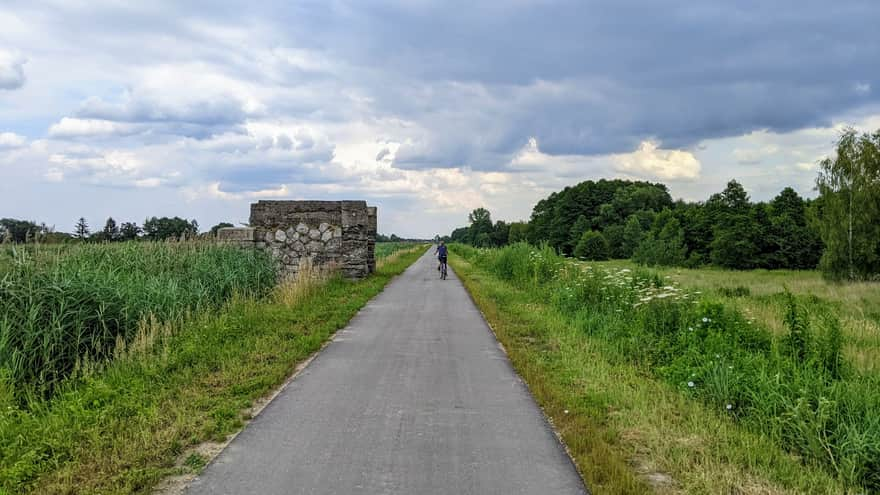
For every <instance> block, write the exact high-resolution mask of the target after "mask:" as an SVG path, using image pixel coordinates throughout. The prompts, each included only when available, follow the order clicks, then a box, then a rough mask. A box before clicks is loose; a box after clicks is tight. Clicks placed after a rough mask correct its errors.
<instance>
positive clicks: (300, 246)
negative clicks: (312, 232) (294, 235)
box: [293, 241, 306, 253]
mask: <svg viewBox="0 0 880 495" xmlns="http://www.w3.org/2000/svg"><path fill="white" fill-rule="evenodd" d="M293 250H294V251H296V252H297V253H302V252H303V251H305V250H306V245H305V244H303V243H302V242H300V241H296V242H294V243H293Z"/></svg>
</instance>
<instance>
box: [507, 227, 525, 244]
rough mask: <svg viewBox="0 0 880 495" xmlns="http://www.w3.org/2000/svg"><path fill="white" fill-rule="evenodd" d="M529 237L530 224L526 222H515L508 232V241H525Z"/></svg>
mask: <svg viewBox="0 0 880 495" xmlns="http://www.w3.org/2000/svg"><path fill="white" fill-rule="evenodd" d="M528 239H529V224H528V223H526V222H513V223H511V224H510V229H509V230H508V234H507V243H508V244H513V243H515V242H525V241H528Z"/></svg>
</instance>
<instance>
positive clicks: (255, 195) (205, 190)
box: [183, 182, 290, 201]
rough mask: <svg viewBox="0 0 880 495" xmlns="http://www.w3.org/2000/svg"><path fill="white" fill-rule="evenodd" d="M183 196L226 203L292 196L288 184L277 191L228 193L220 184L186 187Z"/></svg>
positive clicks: (189, 198) (279, 187)
mask: <svg viewBox="0 0 880 495" xmlns="http://www.w3.org/2000/svg"><path fill="white" fill-rule="evenodd" d="M183 194H184V196H185V197H186V198H187V200H188V201H197V200H200V199H221V200H226V201H240V200H242V199H266V198H284V197H288V196H290V190H289V189H288V187H287V184H281V185H280V186H278V188H276V189H262V190H256V191H241V192H234V193H233V192H228V191H224V190H222V189H221V187H220V183H219V182H212V183H210V184H206V185H203V186H196V187H186V188H184V189H183Z"/></svg>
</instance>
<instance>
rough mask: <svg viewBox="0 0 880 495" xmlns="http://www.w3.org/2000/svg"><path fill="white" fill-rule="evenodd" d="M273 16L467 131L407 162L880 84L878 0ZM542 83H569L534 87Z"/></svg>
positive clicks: (794, 118) (706, 123) (804, 107)
mask: <svg viewBox="0 0 880 495" xmlns="http://www.w3.org/2000/svg"><path fill="white" fill-rule="evenodd" d="M294 16H295V17H294ZM278 20H279V22H283V23H285V25H287V26H290V36H291V38H292V39H296V40H297V41H299V42H301V43H305V44H307V45H309V46H312V47H315V48H320V49H322V50H325V51H327V52H328V53H330V54H332V56H334V57H337V58H339V59H342V60H346V61H349V62H352V63H356V64H360V65H362V66H364V67H369V68H370V72H369V77H368V78H366V79H365V80H364V81H363V82H364V83H365V84H368V85H369V86H368V87H367V90H368V91H369V92H370V94H371V95H372V96H373V97H375V99H376V104H375V105H374V108H375V110H376V112H378V113H387V114H393V115H398V116H400V117H403V118H408V119H411V120H413V121H415V122H418V123H420V124H421V125H423V126H424V127H426V128H427V129H428V130H429V132H430V133H431V134H439V135H443V134H447V135H451V136H452V137H453V138H454V139H455V140H456V141H458V142H461V141H462V140H466V141H467V142H466V143H463V144H458V145H456V146H451V147H450V146H445V145H443V142H444V141H447V139H444V138H442V137H437V136H435V135H432V136H429V137H427V138H426V139H425V141H424V142H423V143H422V144H421V146H422V149H421V150H419V151H418V152H413V153H412V156H411V157H410V158H409V159H407V160H406V161H401V164H405V165H407V166H421V165H424V166H431V165H442V164H444V162H445V164H446V165H455V164H457V163H458V162H461V161H462V160H463V159H470V158H473V157H475V156H477V155H479V154H480V153H482V152H484V151H486V145H487V144H488V146H489V147H498V148H501V151H512V150H513V149H515V147H517V146H522V144H523V143H524V142H525V141H526V139H527V138H528V137H530V136H534V137H536V138H537V139H538V141H539V143H540V146H541V149H542V150H543V151H546V152H548V153H551V154H560V153H582V154H598V153H608V152H620V151H630V150H632V149H633V148H634V146H635V145H636V144H637V143H638V142H639V141H641V140H643V139H646V138H656V139H659V140H661V141H663V143H664V145H665V146H670V147H680V146H691V145H693V144H695V143H697V142H699V141H700V140H702V139H706V138H713V137H722V136H732V135H739V134H742V133H744V132H749V131H751V130H755V129H770V130H773V131H781V132H784V131H790V130H793V129H799V128H803V127H807V126H815V125H823V124H827V123H828V122H829V121H830V119H831V118H832V117H833V116H835V115H840V114H842V113H844V112H847V111H849V110H852V109H854V108H857V107H859V106H863V105H867V104H870V103H872V102H876V101H877V96H876V93H875V91H873V90H867V91H866V90H865V89H864V88H876V87H877V86H878V83H880V64H876V63H873V61H876V60H880V41H878V40H880V38H878V37H876V36H875V35H874V34H873V33H874V31H875V30H876V26H877V25H878V24H880V6H878V4H877V3H876V2H875V1H873V0H871V1H847V2H838V3H835V4H834V5H833V6H829V4H828V3H827V2H824V1H823V2H818V1H797V2H794V1H782V2H759V1H746V2H727V1H723V2H722V1H704V2H693V1H676V2H654V1H648V0H644V1H623V2H581V1H578V2H512V3H510V2H499V3H498V4H495V5H489V6H485V5H473V4H472V3H471V2H460V3H456V2H439V3H434V4H426V3H412V2H378V3H375V2H374V3H363V2H326V3H324V2H321V3H314V4H309V6H308V8H306V7H300V8H299V9H297V10H296V12H291V13H290V14H289V15H288V16H285V14H283V13H282V14H281V15H280V16H279V19H278ZM541 81H544V82H549V83H554V82H557V83H561V84H564V90H562V91H561V92H559V93H558V94H554V93H552V92H542V91H541V90H540V89H534V90H530V89H529V88H532V87H534V85H535V83H536V82H541ZM449 82H457V83H463V84H465V85H479V86H481V87H482V88H484V90H485V93H486V94H485V95H484V97H477V96H476V95H474V94H473V93H472V91H471V89H470V87H469V86H468V87H465V88H456V87H454V86H450V85H448V84H446V83H449ZM425 88H427V89H425ZM859 88H863V89H861V90H860V89H859ZM414 89H415V90H414ZM432 93H433V94H432ZM511 94H518V95H519V98H517V99H513V100H507V101H505V100H506V98H507V97H509V96H510V95H511ZM505 103H506V104H505ZM440 110H442V111H443V112H444V115H443V116H442V117H440V116H438V115H437V112H438V111H440ZM475 114H478V115H479V116H478V117H474V115H475ZM486 120H490V121H492V127H491V128H487V127H486V126H485V121H486ZM487 132H488V133H491V134H494V136H490V139H489V141H488V143H486V142H485V140H484V139H483V136H485V134H486V133H487ZM433 142H439V143H440V144H438V145H437V146H436V147H435V148H432V144H431V143H433ZM428 148H432V149H433V151H436V153H431V152H430V151H431V150H429V149H428ZM462 153H464V155H466V157H465V158H463V156H462ZM435 155H436V156H435ZM444 157H445V159H444Z"/></svg>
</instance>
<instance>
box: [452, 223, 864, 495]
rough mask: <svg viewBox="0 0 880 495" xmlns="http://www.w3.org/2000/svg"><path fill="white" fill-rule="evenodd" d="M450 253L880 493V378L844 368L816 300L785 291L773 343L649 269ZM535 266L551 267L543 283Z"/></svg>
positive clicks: (831, 323) (811, 462)
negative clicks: (780, 328) (779, 334)
mask: <svg viewBox="0 0 880 495" xmlns="http://www.w3.org/2000/svg"><path fill="white" fill-rule="evenodd" d="M665 216H666V217H668V215H665ZM665 221H666V224H667V225H668V224H670V223H671V221H670V220H669V219H668V218H667V220H665ZM453 251H454V252H455V253H456V254H459V255H460V256H462V257H464V258H466V259H468V260H469V261H470V262H471V263H473V264H475V265H478V266H480V267H482V269H483V270H485V271H486V272H488V273H490V274H492V275H493V276H495V277H498V278H499V279H502V280H505V281H507V282H509V283H511V284H512V285H514V286H516V287H518V288H520V289H522V290H527V291H530V293H531V294H534V296H533V297H534V298H535V299H536V300H541V301H547V302H549V303H551V304H552V305H553V306H554V307H556V308H557V309H558V310H559V313H560V314H561V315H565V316H566V318H568V321H569V323H570V325H571V326H572V327H573V328H578V329H580V330H581V331H583V332H584V333H585V334H587V335H590V336H591V338H598V339H602V340H603V341H605V342H607V343H608V344H609V349H613V350H614V352H615V353H619V355H620V357H622V358H623V359H626V360H628V361H631V362H632V363H634V364H635V365H636V366H638V367H639V368H640V369H642V370H644V372H647V373H651V374H653V375H654V376H656V377H658V378H661V379H663V380H665V381H667V382H668V383H669V384H670V385H672V386H675V387H678V388H679V389H680V390H681V392H682V393H683V394H685V395H687V396H690V397H692V398H694V399H696V400H699V401H702V402H704V403H705V404H707V405H709V406H711V407H713V408H715V410H717V411H718V413H719V414H725V415H727V416H728V417H729V418H730V420H731V421H734V422H736V423H738V424H740V425H741V426H742V427H743V428H746V429H748V430H751V431H753V432H755V433H757V434H760V435H763V436H765V437H767V438H769V439H772V441H773V442H775V443H777V444H778V445H780V446H781V447H783V448H785V449H788V450H790V451H792V452H794V453H796V454H798V455H800V456H802V457H803V459H804V462H805V463H806V464H807V466H808V467H807V469H809V468H810V467H816V466H822V467H823V468H824V469H826V470H827V471H829V472H830V473H833V475H834V476H836V477H837V478H838V479H839V480H840V481H841V482H842V483H843V484H845V485H847V486H849V487H851V488H852V489H853V491H854V492H861V491H869V492H873V491H878V490H880V470H878V467H880V393H878V390H880V376H878V375H877V374H868V375H861V374H856V373H852V372H851V371H849V369H850V366H848V364H847V363H846V362H845V361H844V359H843V357H842V348H843V337H842V333H841V330H840V322H839V321H838V320H837V318H836V317H835V316H833V315H832V314H831V313H830V312H828V311H827V308H826V305H825V304H823V303H822V302H821V301H819V300H818V299H817V298H813V297H802V298H801V299H798V298H796V297H795V296H793V295H791V294H787V295H783V297H785V300H786V304H787V308H788V310H787V311H786V315H785V317H784V322H785V325H786V327H787V328H788V334H787V335H786V336H785V337H784V338H780V339H774V338H773V337H772V336H771V334H770V333H769V332H768V331H767V330H765V329H763V328H760V327H759V326H758V325H756V324H754V322H753V321H752V320H750V319H747V318H745V317H744V316H743V315H742V314H741V313H739V312H738V311H737V310H735V309H733V308H731V307H728V306H726V305H724V304H723V303H722V302H720V301H718V300H716V299H714V298H712V297H710V296H703V295H699V294H697V293H688V292H687V291H684V290H682V289H680V288H678V287H675V286H672V285H669V282H667V281H665V280H663V279H662V278H661V277H659V276H658V275H657V274H656V273H653V272H650V271H630V270H628V269H619V270H601V269H597V268H595V267H591V266H585V265H583V264H579V263H573V262H571V261H569V260H566V259H565V258H563V257H561V256H559V255H557V254H555V253H553V252H552V251H547V250H546V249H544V250H543V251H542V252H539V251H536V250H534V249H533V248H529V247H528V246H526V245H517V246H510V247H507V248H504V249H498V250H464V249H460V248H459V246H454V247H453ZM539 266H544V267H548V268H549V269H545V270H542V275H540V276H538V275H537V272H538V267H539Z"/></svg>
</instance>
